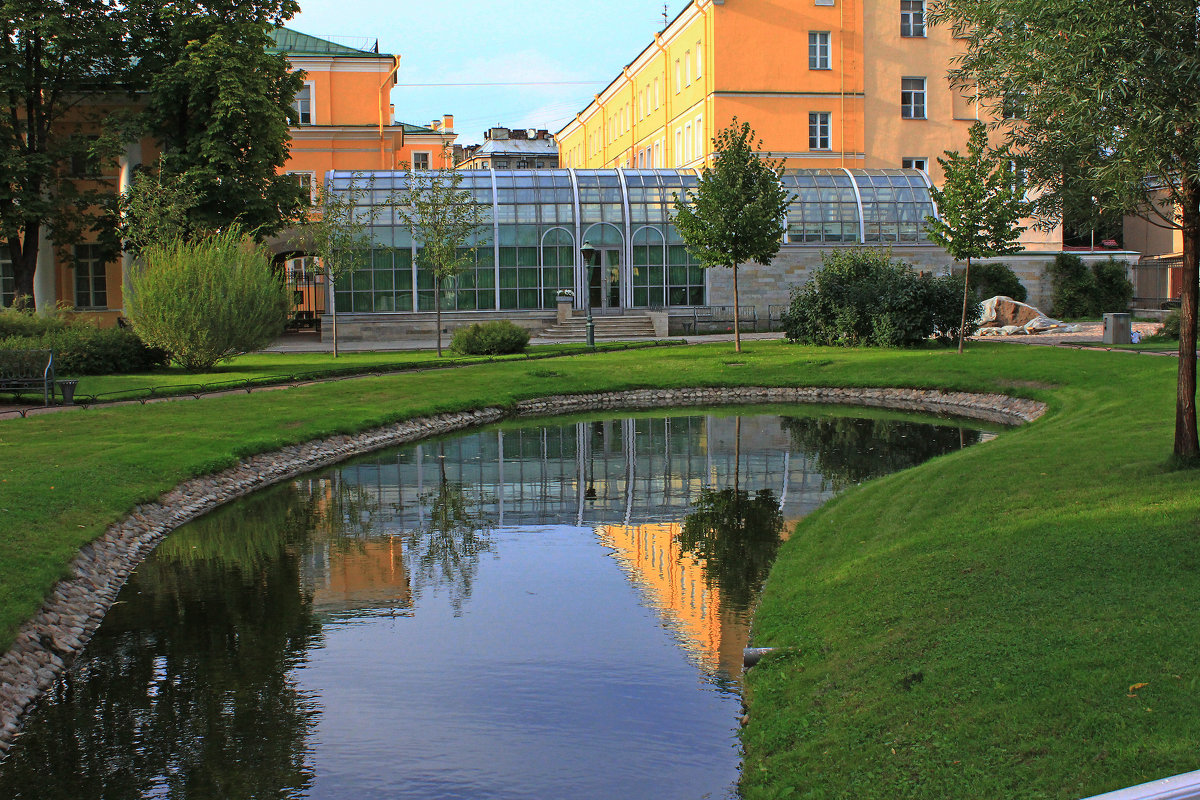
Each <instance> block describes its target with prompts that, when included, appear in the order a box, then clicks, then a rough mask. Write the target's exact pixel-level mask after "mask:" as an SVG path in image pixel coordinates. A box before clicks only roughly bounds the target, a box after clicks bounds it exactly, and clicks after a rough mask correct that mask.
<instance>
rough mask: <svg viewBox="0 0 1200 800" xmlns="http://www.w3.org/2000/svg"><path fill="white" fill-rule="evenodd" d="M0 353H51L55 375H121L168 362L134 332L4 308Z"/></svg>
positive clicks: (56, 316) (0, 334)
mask: <svg viewBox="0 0 1200 800" xmlns="http://www.w3.org/2000/svg"><path fill="white" fill-rule="evenodd" d="M0 350H53V351H54V369H55V372H56V373H57V374H58V375H60V376H61V375H67V376H77V375H120V374H124V373H129V372H146V371H147V370H151V369H154V368H156V367H161V366H163V365H164V364H166V363H167V354H166V353H165V352H163V351H162V350H156V349H154V348H152V347H147V346H146V345H145V344H144V343H143V342H142V340H141V339H139V338H138V337H137V335H135V334H134V333H133V331H131V330H128V329H124V328H97V327H96V326H95V324H94V323H92V322H90V321H88V320H72V319H69V318H67V317H63V316H59V315H45V314H37V313H34V312H32V311H14V310H11V309H6V310H5V311H4V312H3V313H0Z"/></svg>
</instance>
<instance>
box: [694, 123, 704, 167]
mask: <svg viewBox="0 0 1200 800" xmlns="http://www.w3.org/2000/svg"><path fill="white" fill-rule="evenodd" d="M692 130H693V131H694V132H695V134H696V145H695V149H694V151H693V152H694V153H695V155H696V158H704V155H705V153H704V116H703V115H701V116H699V117H696V126H695V127H694V128H693V129H692Z"/></svg>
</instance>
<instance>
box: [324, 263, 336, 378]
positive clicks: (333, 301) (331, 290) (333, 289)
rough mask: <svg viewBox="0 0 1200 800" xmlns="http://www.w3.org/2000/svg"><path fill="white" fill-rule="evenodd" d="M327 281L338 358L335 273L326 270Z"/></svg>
mask: <svg viewBox="0 0 1200 800" xmlns="http://www.w3.org/2000/svg"><path fill="white" fill-rule="evenodd" d="M325 280H326V281H328V282H329V314H330V317H331V318H332V320H333V357H334V358H337V357H338V340H337V287H336V286H334V285H333V273H332V272H330V271H329V269H328V268H326V269H325Z"/></svg>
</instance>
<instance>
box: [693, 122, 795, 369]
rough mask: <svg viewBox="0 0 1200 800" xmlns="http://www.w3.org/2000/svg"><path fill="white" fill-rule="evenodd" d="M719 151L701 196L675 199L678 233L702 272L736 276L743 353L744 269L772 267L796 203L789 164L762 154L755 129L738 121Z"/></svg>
mask: <svg viewBox="0 0 1200 800" xmlns="http://www.w3.org/2000/svg"><path fill="white" fill-rule="evenodd" d="M713 145H714V148H715V154H716V155H715V157H714V160H713V166H712V167H711V168H710V167H708V166H705V167H704V169H703V170H702V172H701V175H700V183H699V184H698V185H697V186H696V190H695V191H694V192H693V191H691V190H688V191H687V192H686V193H685V195H686V196H685V197H680V196H678V195H676V197H675V227H676V229H678V231H679V234H680V236H682V237H683V241H684V243H685V244H686V245H687V248H688V251H689V252H691V254H692V256H693V257H694V258H696V259H697V260H698V261H699V262H700V265H701V266H702V267H705V268H708V267H729V268H730V269H732V270H733V341H734V345H733V349H734V350H735V351H737V352H739V353H740V352H741V350H742V335H741V324H740V322H741V320H740V318H739V314H738V304H739V299H740V298H739V296H738V273H737V271H738V265H739V264H743V263H745V262H747V261H754V262H756V263H758V264H763V265H766V264H770V263H771V259H772V258H774V257H775V254H776V253H778V252H779V247H780V245H781V244H782V243H783V225H782V220H783V218H784V215H785V214H786V212H787V205H788V202H789V201H790V200H791V197H790V195H789V194H788V192H787V190H786V189H784V188H783V184H782V183H781V182H780V180H779V178H780V175H782V173H783V162H782V161H772V160H771V159H770V157H769V156H768V157H765V158H764V157H763V156H762V155H761V154H760V152H759V150H760V148H761V147H762V142H761V141H759V142H757V144H756V143H755V141H754V131H753V130H751V129H750V123H748V122H743V123H741V124H740V125H739V124H738V121H737V118H736V117H735V118H734V120H733V122H732V123H730V125H729V127H727V128H725V129H724V130H722V131H720V132H719V133H718V134H717V136H716V138H715V139H713Z"/></svg>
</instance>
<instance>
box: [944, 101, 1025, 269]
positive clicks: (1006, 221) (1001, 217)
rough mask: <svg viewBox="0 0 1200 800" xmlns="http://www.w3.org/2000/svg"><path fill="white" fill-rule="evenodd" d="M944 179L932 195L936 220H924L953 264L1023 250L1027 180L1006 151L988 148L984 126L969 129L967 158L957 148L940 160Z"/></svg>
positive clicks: (976, 124) (977, 123)
mask: <svg viewBox="0 0 1200 800" xmlns="http://www.w3.org/2000/svg"><path fill="white" fill-rule="evenodd" d="M938 163H939V164H941V165H942V171H943V173H944V175H945V180H944V182H943V184H942V188H940V189H938V188H936V187H935V188H933V189H931V190H930V194H931V195H932V196H933V201H934V202H935V203H936V204H937V209H938V216H936V217H926V218H925V219H926V222H927V223H928V225H929V227H928V231H929V238H930V240H931V241H933V242H934V243H935V244H938V245H941V246H942V247H943V248H945V250H946V252H948V253H949V254H950V255H951V256H952V257H953V258H954V259H955V260H956V261H968V262H969V261H971V260H972V259H976V258H991V257H993V256H1003V255H1011V254H1013V253H1018V252H1020V251H1021V250H1023V249H1024V248H1023V247H1022V245H1021V244H1020V242H1019V240H1020V238H1021V234H1022V233H1023V232H1024V231H1025V226H1024V225H1022V224H1020V220H1021V218H1022V217H1025V216H1027V215H1028V214H1029V213H1031V211H1032V205H1031V204H1030V203H1028V202H1026V201H1025V182H1024V180H1023V179H1022V177H1021V173H1020V172H1019V171H1018V170H1014V169H1013V168H1012V166H1011V164H1012V162H1011V160H1010V159H1009V158H1008V153H1007V151H1006V149H1005V148H1000V149H999V150H998V151H995V152H991V151H989V149H988V140H987V127H986V126H985V125H984V124H983V123H982V122H976V123H975V124H974V125H972V126H971V132H970V138H969V139H968V141H967V153H966V155H962V154H960V153H959V152H958V151H957V150H952V151H948V152H947V153H946V157H945V158H941V157H939V158H938Z"/></svg>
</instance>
